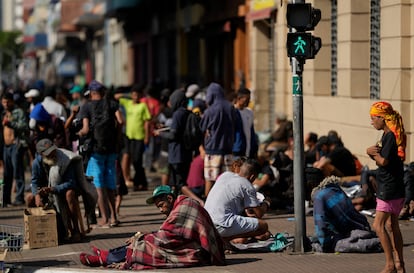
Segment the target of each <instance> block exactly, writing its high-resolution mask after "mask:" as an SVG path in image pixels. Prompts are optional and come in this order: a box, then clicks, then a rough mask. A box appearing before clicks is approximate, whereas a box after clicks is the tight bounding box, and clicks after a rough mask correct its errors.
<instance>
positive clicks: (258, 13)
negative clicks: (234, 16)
mask: <svg viewBox="0 0 414 273" xmlns="http://www.w3.org/2000/svg"><path fill="white" fill-rule="evenodd" d="M275 11H276V8H275V7H271V8H265V9H261V10H255V11H250V12H249V13H247V15H246V21H256V20H263V19H267V18H270V16H271V14H272V12H275Z"/></svg>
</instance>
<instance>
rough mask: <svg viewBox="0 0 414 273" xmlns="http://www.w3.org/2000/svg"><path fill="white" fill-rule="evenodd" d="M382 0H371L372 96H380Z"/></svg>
mask: <svg viewBox="0 0 414 273" xmlns="http://www.w3.org/2000/svg"><path fill="white" fill-rule="evenodd" d="M380 2H381V0H371V17H370V24H371V37H370V38H371V39H370V75H369V78H370V79H369V80H370V92H369V95H370V98H371V99H379V98H380V73H381V67H380V66H381V63H380V56H381V55H380V53H381V52H380V46H381V44H380V30H381V29H380V26H381V4H380Z"/></svg>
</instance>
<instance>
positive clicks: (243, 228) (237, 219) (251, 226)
mask: <svg viewBox="0 0 414 273" xmlns="http://www.w3.org/2000/svg"><path fill="white" fill-rule="evenodd" d="M233 217H234V218H233V223H232V225H231V226H230V227H223V226H220V225H216V229H217V231H218V233H219V234H220V235H221V237H230V236H234V235H238V234H244V233H247V232H252V231H255V230H257V229H258V228H259V219H257V218H254V217H245V216H240V215H235V216H233Z"/></svg>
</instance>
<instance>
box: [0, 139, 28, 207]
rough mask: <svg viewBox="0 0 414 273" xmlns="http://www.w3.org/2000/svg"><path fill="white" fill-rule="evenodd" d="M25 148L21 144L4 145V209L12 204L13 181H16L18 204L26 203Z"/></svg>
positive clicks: (16, 200)
mask: <svg viewBox="0 0 414 273" xmlns="http://www.w3.org/2000/svg"><path fill="white" fill-rule="evenodd" d="M24 152H25V148H24V147H22V146H21V145H20V144H12V145H4V148H3V162H4V163H3V164H4V174H3V175H4V177H3V183H4V188H3V207H6V206H7V205H8V204H11V195H12V192H11V189H12V185H13V179H15V180H16V198H15V202H16V203H24V188H25V182H24V162H23V156H24Z"/></svg>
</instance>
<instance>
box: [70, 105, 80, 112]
mask: <svg viewBox="0 0 414 273" xmlns="http://www.w3.org/2000/svg"><path fill="white" fill-rule="evenodd" d="M79 109H80V107H79V105H75V106H73V107H72V113H74V114H76V113H78V112H79Z"/></svg>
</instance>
